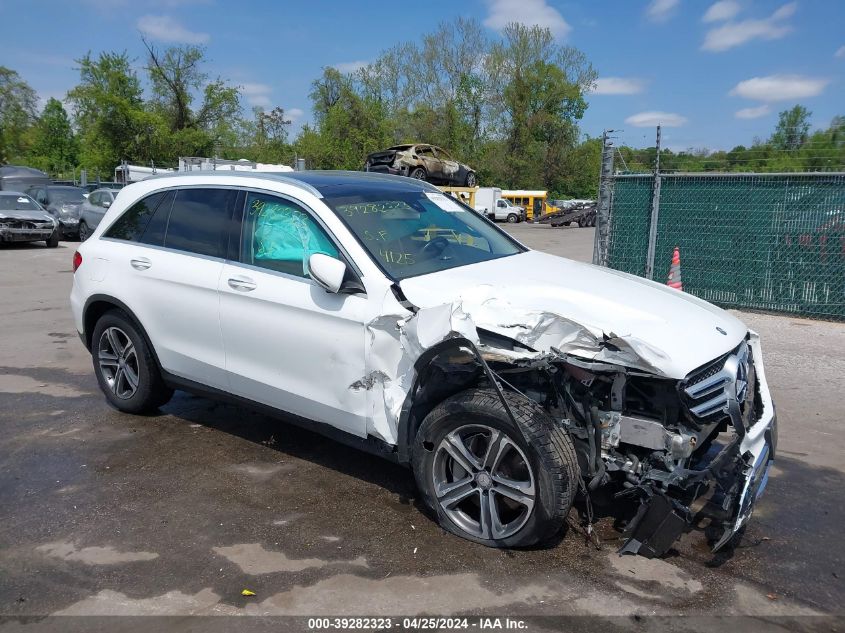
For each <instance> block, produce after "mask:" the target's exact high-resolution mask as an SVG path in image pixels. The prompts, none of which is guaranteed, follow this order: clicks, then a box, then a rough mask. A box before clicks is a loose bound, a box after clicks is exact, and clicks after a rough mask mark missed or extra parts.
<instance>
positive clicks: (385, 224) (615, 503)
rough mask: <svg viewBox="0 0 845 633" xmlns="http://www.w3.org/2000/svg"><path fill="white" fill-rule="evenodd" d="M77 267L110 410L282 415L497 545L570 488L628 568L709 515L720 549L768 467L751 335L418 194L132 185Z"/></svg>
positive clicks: (770, 452) (769, 421) (706, 308)
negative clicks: (609, 526)
mask: <svg viewBox="0 0 845 633" xmlns="http://www.w3.org/2000/svg"><path fill="white" fill-rule="evenodd" d="M73 269H74V277H73V289H72V291H71V297H70V299H71V307H72V310H73V318H74V321H75V325H76V329H77V330H78V331H79V333H80V336H81V339H82V341H83V342H84V344H85V345H86V347H87V348H88V349H89V350H90V352H91V354H92V360H93V368H94V373H95V375H96V379H97V381H98V383H99V386H100V388H101V389H102V391H103V393H104V394H105V397H106V398H107V400H108V401H109V402H110V403H111V404H112V405H114V406H115V407H117V408H118V409H119V410H121V411H124V412H127V413H141V412H145V411H149V410H151V409H155V408H156V407H159V406H161V405H163V404H164V403H166V402H167V401H168V400H169V399H170V398H171V396H172V394H173V390H174V389H186V390H189V391H196V392H198V393H205V394H211V395H215V396H218V397H221V398H226V399H229V400H234V401H237V402H241V403H246V404H247V405H249V406H254V407H258V408H261V409H263V410H266V411H270V412H273V413H277V414H279V415H281V416H284V417H286V419H288V420H291V421H293V422H296V423H299V424H304V425H307V426H309V427H310V428H312V429H315V430H318V431H322V432H325V433H327V434H329V435H332V436H334V437H337V438H338V439H344V440H345V441H348V442H349V443H351V444H353V445H356V446H359V447H361V448H365V449H368V450H371V451H375V452H377V453H379V454H380V455H382V456H384V457H387V458H389V459H393V460H395V461H397V462H400V463H403V464H407V465H409V466H410V467H411V469H412V471H413V474H414V476H415V478H416V482H417V485H418V488H419V491H420V496H421V499H422V500H423V501H424V502H425V503H426V504H427V505H428V506H429V507H430V508H431V510H432V512H433V514H434V515H435V516H436V517H437V519H438V521H439V522H440V524H441V525H442V526H443V527H444V528H445V529H447V530H449V531H450V532H453V533H455V534H457V535H459V536H461V537H464V538H467V539H470V540H472V541H475V542H478V543H482V544H484V545H488V546H497V547H515V546H527V545H531V544H534V543H538V542H543V541H546V540H548V539H550V538H552V537H553V536H554V535H556V534H557V533H559V532H560V531H561V529H562V527H563V526H564V524H565V522H566V518H567V515H568V513H569V510H570V507H571V505H572V503H573V500H574V499H575V497H576V495H580V496H581V497H582V498H583V499H585V500H588V501H589V502H588V503H584V504H582V505H581V507H582V508H585V512H587V514H586V518H587V519H588V520H589V519H590V518H591V517H592V515H591V514H589V511H587V510H586V509H589V508H592V509H593V510H594V511H595V512H596V514H597V515H606V514H613V515H615V516H617V517H619V519H620V521H627V532H626V535H627V536H626V540H625V544H624V546H623V551H625V552H636V553H639V554H642V555H645V556H658V555H661V554H662V553H664V552H665V551H666V550H667V549H668V548H669V547H670V546H671V544H672V543H673V542H674V541H675V540H676V539H677V538H678V536H679V535H680V534H681V533H683V532H684V531H686V530H689V529H692V528H693V527H695V526H700V525H704V524H706V523H707V521H709V522H710V525H709V527H708V536H710V537H711V540H712V542H713V544H714V548H716V549H718V548H719V547H722V546H724V545H725V544H726V543H728V542H729V541H730V540H731V539H732V538H733V537H734V535H735V534H736V533H737V532H738V531H739V530H741V528H742V527H743V526H744V525H745V524H746V522H747V521H748V518H749V517H750V516H751V512H752V509H753V507H754V502H755V500H756V499H757V497H759V495H760V493H762V491H763V489H764V487H765V484H766V480H767V479H766V478H767V473H768V469H769V467H770V465H771V463H772V461H773V458H774V451H775V444H776V438H777V426H776V418H775V410H774V405H773V403H772V399H771V396H770V394H769V388H768V385H767V383H766V375H765V372H764V370H763V360H762V357H761V351H760V341H759V338H758V336H757V334H755V333H754V332H751V331H749V330H748V328H747V327H746V326H745V325H743V324H742V323H741V322H740V321H739V320H738V319H736V318H735V317H734V316H732V315H731V314H729V313H727V312H725V311H723V310H721V309H719V308H717V307H715V306H713V305H710V304H709V303H707V302H705V301H702V300H701V299H698V298H696V297H693V296H691V295H688V294H685V293H683V292H681V291H678V290H674V289H672V288H669V287H667V286H664V285H661V284H658V283H655V282H651V281H648V280H645V279H642V278H639V277H634V276H632V275H626V274H623V273H621V272H618V271H615V270H607V269H605V268H600V267H595V266H591V265H588V264H581V263H576V262H573V261H570V260H567V259H563V258H560V257H555V256H552V255H548V254H544V253H540V252H536V251H531V250H529V249H528V248H526V247H524V246H522V245H521V244H519V243H518V242H517V241H515V240H514V239H512V238H511V237H510V236H508V234H507V233H505V232H504V231H502V230H500V229H499V228H497V227H496V226H494V225H492V224H491V223H489V222H488V221H486V220H485V219H484V218H482V217H480V216H479V215H478V214H477V213H475V212H474V211H473V210H471V209H469V208H468V207H466V206H464V205H462V204H460V203H459V202H458V201H456V200H454V199H453V198H450V197H448V196H446V195H444V194H443V193H441V192H440V191H438V190H437V189H436V188H435V187H433V186H431V185H429V184H427V183H424V182H419V181H413V180H410V179H408V178H399V177H393V176H385V175H381V174H363V173H360V172H357V173H356V172H307V171H305V172H296V173H291V174H285V175H281V174H259V173H248V172H242V173H237V172H228V173H219V172H218V173H214V174H208V173H205V174H175V175H173V176H162V177H159V178H155V179H150V180H147V181H143V182H140V183H136V184H133V185H130V186H128V187H126V188H125V189H124V190H123V191H122V192H121V194H120V196H118V198H117V200H116V201H115V203H114V204H113V205H112V206H111V208H109V210H108V211H107V212H106V214H105V217H104V218H103V220H102V221H101V223H100V225H99V226H98V227H97V229H96V230H95V231H94V233H93V235H92V236H91V237H90V238H89V239H88V240H86V241H85V242H84V243H82V244H81V245H80V246H79V249H78V251H77V252H76V253H75V255H74V259H73ZM525 271H530V273H531V274H530V275H526V274H525ZM491 284H495V286H493V285H491ZM693 507H695V512H694V511H693V509H692V508H693Z"/></svg>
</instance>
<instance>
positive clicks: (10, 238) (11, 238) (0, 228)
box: [0, 220, 56, 242]
mask: <svg viewBox="0 0 845 633" xmlns="http://www.w3.org/2000/svg"><path fill="white" fill-rule="evenodd" d="M55 230H56V228H55V226H54V225H53V224H52V223H50V222H42V221H36V220H4V221H3V222H0V242H37V241H40V240H48V239H50V236H51V235H53V232H54V231H55Z"/></svg>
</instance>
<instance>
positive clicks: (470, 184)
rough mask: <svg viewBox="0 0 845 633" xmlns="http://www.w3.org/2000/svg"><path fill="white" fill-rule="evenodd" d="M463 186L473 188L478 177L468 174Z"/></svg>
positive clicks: (472, 173)
mask: <svg viewBox="0 0 845 633" xmlns="http://www.w3.org/2000/svg"><path fill="white" fill-rule="evenodd" d="M464 184H466V186H467V187H475V186H476V185H477V184H478V177H477V176H476V175H475V173H474V172H469V173H468V174H467V177H466V181H465V182H464Z"/></svg>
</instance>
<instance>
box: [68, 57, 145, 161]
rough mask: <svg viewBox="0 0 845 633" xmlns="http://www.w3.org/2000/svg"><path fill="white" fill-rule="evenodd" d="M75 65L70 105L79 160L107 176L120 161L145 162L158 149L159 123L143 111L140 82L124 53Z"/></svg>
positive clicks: (89, 58) (88, 58)
mask: <svg viewBox="0 0 845 633" xmlns="http://www.w3.org/2000/svg"><path fill="white" fill-rule="evenodd" d="M77 63H79V79H80V81H79V84H78V85H77V86H76V87H74V88H73V89H72V90H70V92H68V101H69V102H70V104H71V105H72V107H73V115H74V119H75V121H76V125H77V128H78V130H79V141H80V143H79V144H80V150H79V158H80V162H81V164H82V166H84V167H87V168H88V169H90V170H92V171H93V170H96V171H101V172H106V173H109V172H111V171H112V170H113V169H114V168H115V166H117V164H118V163H119V162H120V161H121V160H122V159H127V160H131V161H143V162H146V161H147V160H150V159H152V158H153V155H154V154H155V148H156V147H157V146H159V145H160V144H161V135H160V134H159V133H157V128H158V127H159V124H160V121H158V120H156V118H155V117H154V116H152V115H150V114H149V113H148V112H146V110H145V109H144V101H143V92H142V89H141V82H140V80H139V78H138V76H137V74H136V73H135V71H134V70H132V67H131V63H130V60H129V56H128V55H127V54H126V53H125V52H124V53H108V52H104V53H100V55H99V56H98V57H97V58H93V57H92V56H91V54H90V53H88V54H86V55H85V56H84V57H83V58H82V59H79V60H77Z"/></svg>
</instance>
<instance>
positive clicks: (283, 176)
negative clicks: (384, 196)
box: [145, 169, 440, 196]
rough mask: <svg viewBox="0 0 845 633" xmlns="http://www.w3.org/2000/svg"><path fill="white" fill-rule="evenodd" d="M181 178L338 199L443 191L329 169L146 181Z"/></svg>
mask: <svg viewBox="0 0 845 633" xmlns="http://www.w3.org/2000/svg"><path fill="white" fill-rule="evenodd" d="M181 176H225V177H226V178H232V177H236V178H243V179H245V180H249V179H256V180H257V179H261V180H277V181H279V182H287V183H290V184H300V185H301V186H302V187H303V188H304V189H307V190H309V191H311V193H313V194H314V195H317V196H337V195H341V194H340V191H341V190H343V191H344V192H353V191H361V190H362V189H367V190H369V191H372V190H373V189H377V190H380V191H397V192H399V191H404V192H408V191H432V192H433V191H440V190H439V189H438V188H437V187H435V186H434V185H432V184H429V183H427V182H425V181H424V180H417V179H415V178H407V177H406V176H392V175H390V174H380V173H375V172H367V171H333V170H328V169H325V170H323V169H317V170H313V171H283V172H260V171H228V170H217V171H214V170H201V171H188V172H184V171H176V172H169V173H166V174H156V175H155V176H152V177H150V178H149V179H145V180H152V179H153V178H155V179H156V180H158V179H170V178H179V177H181Z"/></svg>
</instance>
